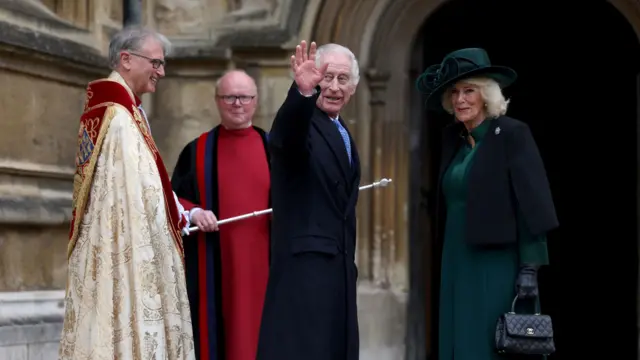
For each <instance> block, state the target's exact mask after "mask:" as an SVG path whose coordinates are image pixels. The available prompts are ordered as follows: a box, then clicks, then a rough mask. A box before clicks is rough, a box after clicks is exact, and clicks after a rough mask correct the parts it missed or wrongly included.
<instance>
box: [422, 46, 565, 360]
mask: <svg viewBox="0 0 640 360" xmlns="http://www.w3.org/2000/svg"><path fill="white" fill-rule="evenodd" d="M515 79H516V73H515V71H513V70H512V69H510V68H507V67H501V66H492V65H491V62H490V61H489V57H488V55H487V53H486V52H485V51H484V50H483V49H479V48H471V49H461V50H457V51H454V52H452V53H450V54H449V55H447V56H446V57H445V58H444V60H443V61H442V63H441V64H438V65H433V66H431V67H429V68H428V69H427V70H426V71H425V72H424V73H423V74H422V75H421V76H420V77H419V78H418V80H417V87H418V89H419V90H421V91H423V92H425V93H427V94H428V99H427V104H428V106H430V107H432V108H441V109H444V110H446V111H447V112H448V113H450V114H452V115H454V117H455V120H454V122H453V123H452V124H451V125H449V126H447V127H446V128H445V130H444V134H443V147H442V162H441V167H440V177H439V188H440V190H439V191H438V196H439V201H438V205H437V207H438V214H439V219H438V220H439V221H438V222H439V224H440V225H439V226H438V229H437V234H438V239H439V240H440V241H441V249H442V255H441V261H440V263H441V273H440V301H439V309H438V310H439V311H438V334H437V337H438V341H437V344H438V346H437V348H438V359H439V360H499V359H505V358H506V359H509V356H505V355H501V354H498V353H497V352H496V350H495V331H496V321H497V319H498V317H499V316H500V315H501V314H503V313H505V312H507V311H509V310H510V309H511V302H512V301H513V299H514V297H515V296H517V297H518V299H519V300H524V299H533V301H537V296H538V286H537V270H538V268H539V267H540V266H542V265H547V264H548V254H547V242H546V233H547V232H548V231H550V230H552V229H554V228H556V227H557V226H558V220H557V217H556V213H555V208H554V204H553V200H552V197H551V191H550V189H549V183H548V180H547V176H546V172H545V169H544V164H543V163H542V159H541V158H540V154H539V152H538V148H537V146H536V143H535V141H534V140H533V137H532V135H531V132H530V130H529V127H528V126H527V125H526V124H525V123H523V122H521V121H518V120H516V119H513V118H510V117H507V116H505V113H506V111H507V105H508V101H506V100H505V98H504V96H503V94H502V89H503V88H504V87H506V86H508V85H510V84H512V83H513V82H514V81H515ZM527 301H529V302H532V300H527Z"/></svg>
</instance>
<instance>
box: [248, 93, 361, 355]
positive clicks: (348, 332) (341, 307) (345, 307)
mask: <svg viewBox="0 0 640 360" xmlns="http://www.w3.org/2000/svg"><path fill="white" fill-rule="evenodd" d="M316 99H317V95H316V96H312V97H309V98H307V97H304V96H302V95H300V93H299V91H298V89H297V88H296V86H295V84H294V85H293V86H292V88H291V89H290V90H289V93H288V95H287V98H286V100H285V102H284V104H283V105H282V107H281V108H280V110H279V111H278V114H277V115H276V118H275V120H274V123H273V126H272V128H271V132H270V134H269V145H270V152H271V191H272V193H271V196H272V197H271V198H272V203H273V220H272V257H271V270H270V273H269V283H268V286H267V294H266V300H265V306H264V309H263V317H262V327H261V331H260V340H259V343H258V356H257V360H302V359H304V360H358V356H359V355H358V354H359V335H358V320H357V307H356V279H357V269H356V265H355V261H354V253H355V245H356V211H355V207H356V202H357V200H358V186H359V183H360V162H359V159H358V153H357V151H356V146H355V144H354V142H353V139H351V148H352V159H353V161H352V164H349V161H348V156H347V152H346V149H345V146H344V143H343V141H342V137H341V136H340V133H339V132H338V129H337V127H336V126H335V124H333V123H332V122H331V120H330V119H329V117H328V116H327V114H325V113H323V112H322V111H320V110H319V109H318V108H317V107H316V104H315V103H316ZM341 121H342V120H341ZM343 126H344V124H343ZM345 128H346V126H345Z"/></svg>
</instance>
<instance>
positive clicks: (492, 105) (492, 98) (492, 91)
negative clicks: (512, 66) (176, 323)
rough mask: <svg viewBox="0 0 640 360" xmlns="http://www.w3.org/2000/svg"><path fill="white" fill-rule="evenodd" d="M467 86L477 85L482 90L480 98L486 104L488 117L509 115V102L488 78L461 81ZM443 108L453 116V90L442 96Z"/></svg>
mask: <svg viewBox="0 0 640 360" xmlns="http://www.w3.org/2000/svg"><path fill="white" fill-rule="evenodd" d="M460 82H465V83H467V84H471V85H475V86H477V87H478V89H479V90H480V96H481V97H482V100H484V102H485V104H486V108H485V111H486V113H487V116H488V117H498V116H500V115H504V114H506V113H507V108H508V107H509V101H510V100H506V99H505V98H504V95H503V94H502V90H501V89H500V85H498V83H497V82H496V81H495V80H493V79H491V78H486V77H476V78H469V79H464V80H460ZM442 107H443V108H444V109H445V110H446V111H447V112H448V113H449V114H453V104H452V103H451V89H448V90H447V91H445V92H444V94H442Z"/></svg>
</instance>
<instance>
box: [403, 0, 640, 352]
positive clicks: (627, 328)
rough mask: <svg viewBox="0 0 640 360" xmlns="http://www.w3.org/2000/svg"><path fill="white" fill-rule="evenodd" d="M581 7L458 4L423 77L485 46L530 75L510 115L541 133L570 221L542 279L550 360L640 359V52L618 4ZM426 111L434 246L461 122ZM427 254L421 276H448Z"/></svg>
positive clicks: (420, 41)
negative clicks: (449, 143)
mask: <svg viewBox="0 0 640 360" xmlns="http://www.w3.org/2000/svg"><path fill="white" fill-rule="evenodd" d="M571 3H573V4H575V5H573V6H571V5H569V2H563V4H562V5H560V4H559V3H558V2H553V1H549V0H541V1H529V2H521V1H507V0H502V1H498V0H484V1H478V0H454V1H449V2H447V3H446V4H445V5H443V7H442V8H441V9H439V10H438V11H437V12H436V13H435V14H433V15H432V16H431V17H430V18H429V19H428V20H427V22H426V23H425V25H424V27H423V29H422V30H421V32H420V34H419V36H418V37H417V40H416V42H417V43H416V47H415V48H416V51H417V52H420V51H422V53H421V54H420V55H421V56H418V58H416V59H414V62H413V65H412V67H413V68H414V70H413V73H412V74H411V75H412V79H414V78H415V76H414V75H416V74H415V70H416V68H421V69H424V68H425V67H426V66H428V65H431V64H435V63H439V62H440V61H441V60H442V58H443V56H444V55H445V54H447V53H448V52H450V51H452V50H455V49H458V48H462V47H475V46H478V47H483V48H485V49H486V50H487V51H488V53H489V56H490V58H491V60H492V62H493V63H496V64H502V65H508V66H511V67H513V68H514V69H515V70H516V71H517V72H518V74H519V79H518V81H517V83H516V84H515V85H514V86H513V87H511V88H509V89H507V90H506V91H505V95H506V96H507V97H508V98H510V99H512V103H511V105H510V108H509V111H508V113H507V115H509V116H512V117H515V118H517V119H520V120H523V121H525V122H527V123H528V124H529V125H530V127H531V129H532V132H533V134H534V137H535V139H536V141H537V143H538V146H539V148H540V151H541V153H542V156H543V159H544V161H545V165H546V167H547V171H548V176H549V180H550V182H551V188H552V192H553V196H554V200H555V203H556V208H557V212H558V216H559V220H560V224H561V225H560V228H559V229H557V230H555V231H554V232H552V233H551V234H549V237H548V239H549V248H550V257H551V266H550V267H546V268H544V269H543V270H541V274H540V287H541V292H542V293H541V300H542V306H543V312H545V313H548V314H550V315H551V316H552V317H553V320H554V328H555V337H556V345H557V353H556V354H555V355H553V356H552V357H550V359H555V360H567V359H578V358H582V357H587V356H589V357H598V358H607V359H608V358H616V359H636V358H637V353H638V327H637V304H638V303H637V301H638V297H637V290H638V240H637V239H638V233H637V219H638V214H637V194H636V187H637V175H636V173H637V167H638V158H637V134H638V132H637V130H636V129H637V117H638V116H637V108H638V92H637V85H636V76H637V74H638V72H639V70H640V69H639V68H640V66H639V65H640V49H639V45H638V39H637V37H636V35H635V34H634V32H633V30H632V28H631V26H630V25H629V23H628V22H627V21H626V19H625V18H624V17H623V16H622V15H621V14H620V13H619V12H618V11H617V9H615V8H614V7H613V6H612V5H611V4H609V3H608V2H606V1H580V2H571ZM421 106H422V100H420V99H415V98H414V99H413V100H412V109H413V110H412V119H414V122H415V119H420V118H422V119H427V120H426V121H423V123H422V126H423V131H422V140H421V144H422V148H421V149H419V150H418V149H416V151H415V153H418V152H419V153H420V154H421V157H420V158H418V157H414V165H415V166H414V167H413V169H412V171H413V172H414V174H413V179H414V186H413V189H414V190H415V191H419V190H418V188H419V187H421V188H422V196H421V197H418V196H415V197H413V198H414V199H416V202H415V203H414V204H413V211H414V214H418V215H416V216H415V217H414V221H413V225H412V240H411V241H412V243H413V244H416V243H417V242H420V241H422V242H425V239H428V238H430V237H431V236H429V235H428V233H429V232H431V231H432V227H430V226H429V225H428V224H429V223H430V222H429V221H428V220H429V219H428V218H429V217H430V216H433V212H432V211H429V210H428V206H427V207H425V206H423V207H422V208H420V201H422V205H424V204H426V203H433V202H432V201H428V200H426V199H428V198H432V196H433V195H434V194H433V192H434V190H435V178H434V176H435V175H436V174H437V168H438V166H439V154H440V134H441V128H442V127H443V126H444V125H445V124H446V123H448V122H449V121H451V120H452V119H451V117H450V116H443V115H441V114H438V113H432V112H425V110H424V108H423V107H421ZM418 121H419V120H418ZM420 209H422V210H420ZM420 211H422V212H420ZM429 214H430V215H429ZM424 224H427V225H424ZM431 235H433V234H431ZM424 249H425V250H424V252H423V254H426V256H427V258H426V260H425V261H423V265H422V266H423V268H422V269H421V270H420V271H424V273H425V276H426V277H427V278H429V277H430V276H431V275H433V276H435V278H437V273H438V268H439V264H438V262H437V261H436V260H437V256H434V257H432V256H431V253H430V248H429V247H428V246H426V247H425V248H424ZM423 259H424V258H423ZM415 260H417V259H414V262H413V263H414V264H415V262H416V261H415ZM425 264H426V265H425ZM414 271H415V270H414ZM414 278H415V277H414ZM435 278H431V279H430V280H428V281H426V283H427V284H428V285H426V287H427V290H426V291H425V289H424V288H422V290H421V291H422V292H423V293H424V296H425V300H424V304H427V305H426V308H427V309H426V314H425V316H426V318H428V319H429V320H428V322H429V321H432V323H431V324H432V325H431V326H434V325H435V326H436V327H435V328H436V329H437V325H436V324H437V323H435V321H436V320H437V317H436V316H435V315H436V314H437V299H438V292H437V286H431V284H432V283H431V280H432V279H435ZM423 279H424V278H423ZM414 285H415V282H414ZM430 286H431V288H429V287H430ZM414 289H415V287H414ZM419 292H420V291H419ZM505 310H506V309H505ZM470 326H472V325H471V324H470ZM429 327H430V326H429V325H427V326H426V328H427V329H426V333H427V335H426V336H427V337H428V336H429V335H428V334H429V333H430V331H429ZM432 329H433V327H432ZM429 343H431V344H429ZM434 345H435V344H433V343H432V342H431V341H429V340H427V349H426V352H427V355H428V358H430V359H434V360H435V359H437V357H432V356H433V355H436V352H435V351H436V348H435V346H434ZM412 358H418V357H412ZM421 358H424V357H421Z"/></svg>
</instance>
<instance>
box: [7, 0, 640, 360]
mask: <svg viewBox="0 0 640 360" xmlns="http://www.w3.org/2000/svg"><path fill="white" fill-rule="evenodd" d="M124 24H144V25H146V26H149V27H152V28H154V29H156V30H158V31H160V32H162V33H163V34H165V35H166V36H167V37H169V39H170V40H171V41H172V43H173V52H172V53H171V54H170V56H169V57H168V58H167V60H168V64H167V67H166V77H165V78H164V79H162V80H161V81H160V83H159V86H158V91H157V92H156V93H155V94H150V95H145V97H144V98H143V103H144V108H145V110H146V111H147V114H148V116H149V118H150V123H151V128H152V132H153V136H154V138H155V141H156V143H157V145H158V147H159V148H160V151H161V153H162V156H163V158H164V162H165V164H166V166H167V168H168V169H167V170H168V171H169V173H171V172H172V171H173V167H174V165H175V162H176V159H177V155H178V152H179V151H180V150H181V149H182V147H183V146H184V145H185V144H186V143H187V142H189V141H190V140H192V139H193V138H195V137H196V136H198V135H200V134H201V133H202V132H204V131H207V130H209V129H210V128H211V127H213V126H215V125H217V124H218V121H219V118H218V113H217V110H216V107H215V102H214V88H215V81H216V79H217V78H218V77H219V76H220V75H221V74H222V73H223V72H224V71H225V70H227V69H233V68H241V69H244V70H246V71H247V72H248V73H249V74H250V75H251V76H253V77H254V78H255V79H256V81H257V84H258V89H259V108H258V111H257V115H256V119H255V121H254V123H255V125H258V126H260V127H263V128H265V129H269V128H270V126H271V121H272V119H273V117H274V115H275V113H276V112H277V110H278V107H279V106H280V104H281V103H282V101H283V100H284V97H285V95H286V92H287V90H288V88H289V86H290V85H291V82H292V78H291V75H290V70H289V56H290V55H291V53H292V51H293V49H294V48H295V45H297V44H298V43H299V42H300V41H301V40H308V41H316V42H318V43H319V44H323V43H327V42H337V43H340V44H342V45H345V46H347V47H349V48H350V49H352V50H353V52H354V53H355V54H356V56H357V57H358V59H359V62H360V71H361V82H360V84H359V86H358V89H357V92H356V95H355V96H354V97H353V98H352V100H351V103H350V104H349V105H348V107H347V109H346V110H345V113H344V114H342V115H343V117H344V118H345V119H346V120H347V124H348V126H349V128H350V130H351V132H352V133H353V134H354V136H355V138H356V143H357V146H358V149H359V151H360V156H361V161H362V173H363V175H362V181H363V184H368V183H371V182H373V181H377V180H379V179H380V178H383V177H385V178H391V179H393V185H392V186H390V187H387V188H382V189H376V190H373V191H369V192H366V193H363V194H361V195H360V200H359V204H358V252H357V254H356V256H357V263H358V267H359V285H358V294H359V297H358V302H359V315H360V337H361V358H362V359H371V360H387V359H388V360H400V359H411V360H418V359H420V360H422V359H432V360H435V359H433V358H431V354H432V350H433V344H432V340H431V339H432V335H433V331H434V326H433V319H434V317H433V316H431V314H433V313H434V311H435V305H436V304H437V289H435V287H434V286H433V285H432V284H433V276H434V275H435V274H437V269H438V266H439V265H438V262H437V249H436V248H435V247H434V246H433V241H432V240H433V226H432V224H433V217H434V211H433V210H434V205H435V204H434V199H435V191H436V179H435V177H436V174H437V169H438V166H439V154H440V148H439V142H440V132H441V128H442V126H444V125H445V124H447V123H448V122H450V121H451V120H452V119H451V118H450V117H449V116H443V115H442V114H437V113H435V114H432V113H430V112H427V111H426V110H425V109H424V101H423V99H422V97H421V96H420V94H418V93H417V92H416V91H415V90H414V87H413V82H414V79H415V78H416V77H417V76H418V75H419V74H420V73H421V72H422V71H423V70H424V69H425V68H426V67H427V66H428V65H431V64H435V63H439V62H440V61H441V59H442V57H443V56H445V55H446V54H447V53H448V52H450V51H452V50H455V49H458V48H462V47H472V46H480V47H483V48H485V49H487V51H488V52H489V55H490V57H491V60H492V62H494V63H496V64H500V65H506V66H511V67H513V68H515V70H516V71H517V72H518V74H519V80H518V82H517V83H516V85H515V86H513V88H510V89H508V90H507V91H506V95H507V97H509V98H511V99H512V105H511V108H510V112H509V113H508V115H510V116H513V117H515V118H518V119H520V120H523V121H525V122H527V123H529V125H530V126H531V128H532V131H533V133H534V137H535V138H536V140H537V142H538V145H539V147H540V151H541V153H542V155H543V158H544V161H545V165H546V166H547V171H548V172H549V179H550V182H551V187H552V191H553V195H554V199H555V201H556V206H557V210H558V215H559V218H560V224H561V226H560V228H559V229H558V230H556V231H555V232H554V233H552V234H550V236H549V242H550V243H549V246H550V252H551V254H550V256H551V263H552V264H551V266H549V267H548V268H545V269H544V270H543V271H542V274H541V291H542V301H543V311H544V312H545V313H549V314H551V316H552V317H553V319H554V326H555V331H556V333H555V336H556V344H557V348H558V352H557V354H555V355H553V356H551V357H550V358H551V359H553V360H556V359H562V360H564V359H574V358H580V357H583V356H585V355H591V356H594V357H595V356H599V357H600V358H604V359H616V360H618V359H620V360H626V359H638V323H639V322H638V311H637V308H638V294H637V292H638V211H637V208H638V202H637V199H638V194H637V193H638V191H637V189H638V177H637V171H638V168H639V166H638V146H637V145H638V136H639V134H640V133H639V132H638V113H639V111H638V109H639V102H638V98H639V95H638V94H639V92H638V89H639V88H640V87H639V85H638V84H639V82H638V77H637V75H638V72H639V70H640V50H639V49H640V46H639V45H640V44H639V42H638V36H640V2H638V1H637V0H609V1H606V0H582V1H571V0H556V1H551V0H538V1H527V2H519V1H508V0H473V1H472V0H142V1H141V0H0V84H1V85H0V111H1V114H2V115H1V116H2V119H1V120H0V359H2V360H4V359H16V360H22V359H29V360H35V359H38V360H40V359H42V360H52V359H57V348H58V343H59V339H60V333H61V326H62V314H63V307H64V303H63V298H64V289H65V286H66V248H67V238H68V230H69V229H68V227H69V219H70V210H71V193H72V187H73V176H72V174H73V172H74V168H73V166H74V156H75V151H76V146H77V132H78V121H79V117H80V114H81V112H82V109H83V105H84V101H85V98H84V90H85V88H86V85H87V83H88V82H89V81H92V80H95V79H98V78H102V77H106V76H107V75H108V74H109V72H110V71H109V69H108V67H107V61H106V54H107V47H108V43H109V38H110V35H111V34H113V32H114V31H116V30H117V29H119V28H121V27H122V26H123V25H124ZM375 192H380V193H379V195H380V196H374V195H375ZM585 307H586V308H585ZM507 310H508V309H505V311H507ZM469 326H474V324H469ZM283 341H286V340H285V339H283ZM301 360H303V359H301Z"/></svg>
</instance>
